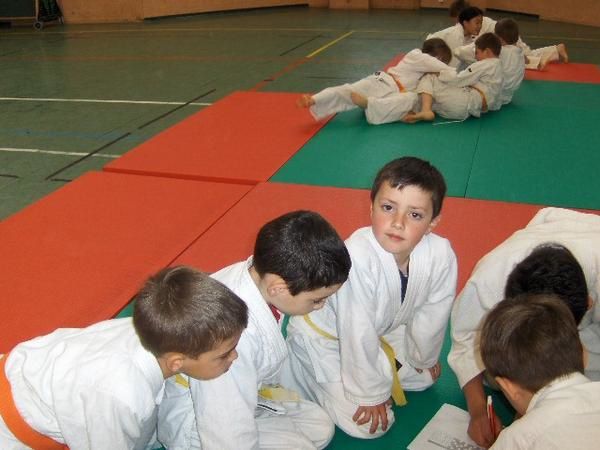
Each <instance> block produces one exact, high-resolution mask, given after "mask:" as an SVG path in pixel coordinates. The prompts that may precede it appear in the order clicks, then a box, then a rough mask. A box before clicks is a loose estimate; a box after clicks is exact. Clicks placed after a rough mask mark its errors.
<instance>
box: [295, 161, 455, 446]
mask: <svg viewBox="0 0 600 450" xmlns="http://www.w3.org/2000/svg"><path fill="white" fill-rule="evenodd" d="M445 192H446V184H445V182H444V178H443V176H442V174H441V173H440V172H439V171H438V170H437V169H436V168H435V167H433V166H432V165H431V164H430V163H429V162H427V161H423V160H421V159H419V158H414V157H403V158H399V159H396V160H394V161H391V162H389V163H388V164H386V165H385V166H384V167H383V168H382V169H381V170H380V171H379V173H378V174H377V176H376V178H375V181H374V182H373V187H372V189H371V223H372V225H371V226H369V227H365V228H361V229H358V230H357V231H355V232H354V233H353V234H352V236H350V237H349V238H348V239H347V240H346V245H347V247H348V250H349V252H350V256H351V258H352V269H351V270H350V276H349V278H348V281H347V282H346V283H344V285H343V286H342V287H341V288H340V290H339V291H338V292H337V293H336V294H335V295H334V296H333V297H332V298H331V299H329V301H328V302H327V304H326V305H325V307H323V308H322V309H320V310H318V311H315V312H312V313H310V314H308V315H306V316H304V317H298V316H296V317H292V318H291V320H290V323H289V326H288V346H289V348H290V360H289V362H290V366H289V367H286V369H287V371H286V376H287V378H285V379H287V380H288V383H289V385H290V386H294V388H295V389H297V390H299V391H300V392H301V393H302V394H303V395H304V396H306V397H307V398H310V399H312V400H314V401H316V402H318V403H319V404H320V405H321V406H322V407H323V408H324V409H325V410H326V411H327V412H328V414H329V416H330V417H331V418H332V419H333V421H334V422H335V423H336V425H337V426H338V427H340V428H341V429H342V430H343V431H344V432H346V433H347V434H349V435H351V436H354V437H358V438H362V439H371V438H376V437H379V436H381V435H383V434H384V433H385V432H386V431H387V430H388V428H389V427H390V426H391V425H392V424H393V421H394V413H393V411H392V408H391V400H390V396H392V397H393V398H394V401H395V402H396V404H399V405H401V404H403V403H404V402H405V400H404V394H403V392H402V389H403V388H404V389H406V390H415V391H418V390H423V389H426V388H428V387H430V386H431V385H432V384H433V383H434V382H435V381H436V380H437V379H438V377H439V376H440V367H441V366H440V364H439V362H438V358H439V355H440V351H441V348H442V344H443V341H444V334H445V330H446V325H447V323H448V317H449V314H450V308H451V307H452V301H453V300H454V295H455V288H456V276H457V275H456V274H457V267H456V256H455V254H454V252H453V250H452V248H451V246H450V243H449V242H448V241H447V240H446V239H444V238H442V237H440V236H437V235H435V234H433V233H431V231H432V230H433V229H434V228H435V227H436V225H437V224H438V222H439V220H440V211H441V209H442V202H443V199H444V195H445Z"/></svg>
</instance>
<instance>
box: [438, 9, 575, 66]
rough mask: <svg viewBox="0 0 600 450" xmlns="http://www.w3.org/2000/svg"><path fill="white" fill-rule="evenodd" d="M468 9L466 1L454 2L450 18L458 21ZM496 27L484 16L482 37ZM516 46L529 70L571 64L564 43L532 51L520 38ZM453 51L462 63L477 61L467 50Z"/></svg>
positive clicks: (450, 10) (493, 21)
mask: <svg viewBox="0 0 600 450" xmlns="http://www.w3.org/2000/svg"><path fill="white" fill-rule="evenodd" d="M468 7H470V4H469V2H468V1H466V0H456V1H454V2H453V3H452V4H451V5H450V8H449V12H450V18H452V19H453V20H454V21H457V20H458V17H459V14H460V12H461V11H462V10H463V9H465V8H468ZM495 27H496V21H495V20H494V19H492V18H490V17H487V16H483V21H482V24H481V30H480V31H479V34H480V35H481V34H483V33H493V32H494V29H495ZM515 45H516V46H517V47H519V48H520V49H521V50H522V51H523V54H524V55H525V60H526V61H525V62H526V64H527V68H528V69H538V70H544V68H545V67H546V65H547V64H548V63H550V62H553V61H562V62H564V63H567V62H569V55H568V53H567V48H566V46H565V44H562V43H561V44H557V45H550V46H548V47H541V48H536V49H534V50H532V49H531V48H530V47H529V46H528V45H527V44H526V43H525V42H523V41H522V40H521V38H519V39H518V40H517V42H516V44H515ZM453 50H454V51H453V53H454V55H455V56H457V57H458V58H459V59H461V60H462V61H464V62H466V63H472V62H474V61H475V55H474V54H473V53H470V52H468V51H467V53H466V54H465V53H463V52H464V50H465V49H464V48H461V47H457V48H455V49H453Z"/></svg>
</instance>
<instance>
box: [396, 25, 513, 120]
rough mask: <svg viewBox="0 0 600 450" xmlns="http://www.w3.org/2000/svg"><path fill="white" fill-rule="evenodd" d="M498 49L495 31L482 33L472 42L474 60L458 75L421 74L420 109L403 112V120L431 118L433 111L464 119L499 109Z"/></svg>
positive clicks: (443, 115)
mask: <svg viewBox="0 0 600 450" xmlns="http://www.w3.org/2000/svg"><path fill="white" fill-rule="evenodd" d="M501 48H502V44H501V43H500V39H499V38H498V37H497V36H496V35H495V34H493V33H486V34H482V35H481V36H479V37H478V38H477V40H476V41H475V49H476V50H475V51H476V54H477V62H476V63H473V64H471V65H470V66H469V67H467V68H466V69H465V70H463V71H461V72H459V73H458V74H456V73H454V74H453V73H451V72H443V73H440V75H439V76H435V75H426V76H424V77H423V78H422V79H421V81H420V82H419V86H418V87H417V92H418V93H419V94H420V96H421V111H420V112H418V113H409V114H407V115H406V116H405V118H404V119H403V121H404V122H406V123H415V122H419V121H421V120H433V119H434V118H435V114H436V113H437V114H439V115H440V116H442V117H445V118H447V119H456V120H465V119H466V118H467V117H469V116H474V117H479V116H480V115H481V113H485V112H487V111H488V110H497V109H500V106H501V103H500V93H501V91H502V83H503V76H502V66H501V64H500V60H499V59H498V56H499V55H500V50H501Z"/></svg>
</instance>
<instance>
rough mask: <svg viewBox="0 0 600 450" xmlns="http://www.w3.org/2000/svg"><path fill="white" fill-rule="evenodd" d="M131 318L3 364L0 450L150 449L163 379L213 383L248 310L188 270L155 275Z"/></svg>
mask: <svg viewBox="0 0 600 450" xmlns="http://www.w3.org/2000/svg"><path fill="white" fill-rule="evenodd" d="M134 300H135V306H134V312H133V319H132V318H124V319H114V320H107V321H104V322H100V323H97V324H95V325H92V326H90V327H88V328H83V329H74V328H63V329H58V330H56V331H54V332H53V333H50V334H48V335H46V336H41V337H38V338H35V339H32V340H30V341H27V342H23V343H21V344H19V345H17V346H16V347H15V348H14V349H12V350H11V351H10V353H8V354H6V355H2V356H0V448H2V449H3V450H24V449H29V448H33V449H48V450H51V449H66V448H71V449H73V450H85V449H109V448H114V449H117V448H118V449H144V448H146V446H147V445H148V444H149V443H150V442H151V441H152V438H153V436H155V433H156V418H157V411H158V406H157V405H158V404H159V403H160V401H161V398H162V395H163V389H164V380H165V378H167V377H170V376H172V375H174V374H177V373H185V374H188V375H189V376H191V377H197V378H203V379H208V378H213V377H216V376H219V375H221V374H222V373H223V372H225V371H226V370H227V369H228V368H229V366H230V365H231V363H232V362H233V361H234V360H235V358H236V356H237V354H236V352H235V346H236V344H237V341H238V340H239V337H240V335H241V333H242V330H243V329H244V328H245V327H246V324H247V321H248V311H247V307H246V305H245V304H244V303H243V302H242V301H241V300H240V299H239V298H238V297H237V296H236V295H235V294H233V293H232V292H231V291H230V290H229V289H227V288H226V287H225V286H223V285H222V284H221V283H219V282H217V281H216V280H213V279H211V278H210V277H209V276H208V275H205V274H203V273H201V272H198V271H195V270H193V269H190V268H186V267H176V268H172V269H165V270H163V271H161V272H159V273H158V274H157V275H155V276H153V277H151V278H150V279H149V280H148V281H147V282H146V284H145V286H144V287H143V288H142V289H141V291H140V292H139V293H138V294H137V295H136V296H135V297H134Z"/></svg>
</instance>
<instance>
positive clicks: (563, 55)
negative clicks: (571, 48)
mask: <svg viewBox="0 0 600 450" xmlns="http://www.w3.org/2000/svg"><path fill="white" fill-rule="evenodd" d="M556 50H558V58H559V59H560V60H561V61H562V62H564V63H568V62H569V54H568V53H567V47H566V46H565V44H558V45H557V46H556Z"/></svg>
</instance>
